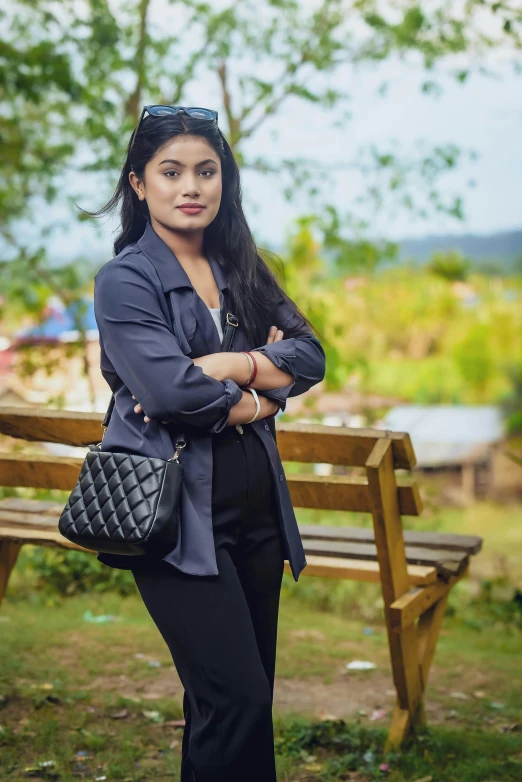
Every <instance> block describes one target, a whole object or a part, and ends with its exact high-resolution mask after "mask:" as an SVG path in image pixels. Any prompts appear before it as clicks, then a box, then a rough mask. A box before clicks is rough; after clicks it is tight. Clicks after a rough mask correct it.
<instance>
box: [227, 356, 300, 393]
mask: <svg viewBox="0 0 522 782" xmlns="http://www.w3.org/2000/svg"><path fill="white" fill-rule="evenodd" d="M254 355H255V360H256V364H257V373H256V377H255V380H254V382H253V383H252V384H251V388H255V389H256V390H257V391H268V390H271V389H274V388H281V386H287V385H288V384H289V383H291V382H292V381H293V377H292V375H290V374H289V373H288V372H284V371H283V370H282V369H278V367H276V366H275V365H274V363H273V361H270V359H269V358H267V356H264V355H263V354H262V353H259V352H256V353H255V354H254ZM225 368H226V371H227V375H226V377H229V378H230V379H231V380H235V382H236V383H237V384H238V385H240V386H241V385H244V384H245V383H246V382H247V381H248V378H249V377H250V362H249V360H248V357H247V356H245V355H244V354H243V353H228V354H227V355H226V365H225Z"/></svg>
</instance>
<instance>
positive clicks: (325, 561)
mask: <svg viewBox="0 0 522 782" xmlns="http://www.w3.org/2000/svg"><path fill="white" fill-rule="evenodd" d="M306 562H307V564H306V567H305V568H304V570H303V571H302V573H301V575H303V576H324V577H326V578H338V579H350V580H352V581H368V582H372V583H379V581H380V573H379V563H378V562H365V561H364V560H356V559H340V558H336V557H319V556H314V555H313V554H307V555H306ZM284 568H285V573H291V572H292V571H291V569H290V563H289V562H288V561H287V560H285V566H284ZM408 579H409V583H410V584H412V585H418V586H419V585H428V584H432V583H434V582H435V581H436V580H437V571H436V570H435V568H433V567H425V566H423V565H408Z"/></svg>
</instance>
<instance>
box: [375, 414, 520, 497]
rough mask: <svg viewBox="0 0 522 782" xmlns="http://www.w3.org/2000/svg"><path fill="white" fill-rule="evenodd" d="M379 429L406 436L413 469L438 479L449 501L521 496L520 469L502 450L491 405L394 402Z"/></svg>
mask: <svg viewBox="0 0 522 782" xmlns="http://www.w3.org/2000/svg"><path fill="white" fill-rule="evenodd" d="M378 428H382V429H390V430H392V431H396V432H407V433H408V434H409V435H410V437H411V441H412V445H413V448H414V450H415V454H416V457H417V467H416V468H415V469H416V471H420V472H422V473H424V474H425V475H426V476H431V477H432V478H434V479H437V478H440V479H442V484H441V485H443V486H444V487H445V492H446V494H447V497H448V499H451V498H453V499H455V500H456V501H458V500H461V501H464V502H466V501H470V500H474V499H485V498H489V499H507V498H508V497H510V496H517V495H520V494H522V470H521V469H520V467H519V466H518V465H516V464H514V463H513V462H512V461H511V460H510V459H509V458H508V457H507V456H506V454H505V452H506V450H510V448H509V446H508V442H507V437H506V434H505V427H504V420H503V415H502V411H501V410H500V408H498V407H496V406H494V405H429V406H424V405H399V406H397V407H393V408H392V409H391V410H389V411H388V413H387V414H386V415H385V416H384V418H383V419H382V421H380V422H379V424H378Z"/></svg>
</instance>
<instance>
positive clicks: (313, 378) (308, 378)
mask: <svg viewBox="0 0 522 782" xmlns="http://www.w3.org/2000/svg"><path fill="white" fill-rule="evenodd" d="M275 317H276V320H275V321H274V325H276V326H277V328H279V329H281V330H282V331H283V332H285V331H289V330H290V329H292V330H294V329H296V330H297V336H295V337H289V338H287V339H280V340H278V341H277V342H269V343H268V344H267V345H263V346H262V347H259V348H254V351H257V352H259V353H264V355H265V356H267V357H268V358H269V359H270V361H272V363H273V364H275V366H276V367H277V368H278V369H282V370H283V371H284V372H288V373H289V374H290V375H291V376H292V378H293V380H292V382H291V383H289V384H288V385H287V386H281V387H280V388H274V389H267V390H265V389H263V391H261V392H259V393H263V394H264V395H265V396H267V397H269V398H270V399H273V400H274V401H276V402H278V404H279V406H280V408H281V410H283V411H284V410H285V408H286V400H287V398H288V397H289V396H299V395H300V394H304V393H305V391H308V389H309V388H311V387H312V386H314V385H315V384H316V383H319V382H320V381H321V380H323V378H324V376H325V372H326V355H325V352H324V349H323V346H322V345H321V343H320V341H319V340H318V339H317V337H316V336H315V334H314V333H313V332H312V331H311V330H310V328H309V326H308V325H307V323H306V322H305V321H303V320H302V318H300V317H299V315H298V314H297V313H296V312H294V310H292V308H291V307H290V306H289V305H288V303H287V302H286V301H285V299H284V298H283V297H282V296H281V297H280V299H279V302H278V305H277V310H276V316H275ZM254 351H252V352H254Z"/></svg>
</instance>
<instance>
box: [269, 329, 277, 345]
mask: <svg viewBox="0 0 522 782" xmlns="http://www.w3.org/2000/svg"><path fill="white" fill-rule="evenodd" d="M276 330H277V329H276V326H270V328H269V330H268V339H267V342H273V341H274V336H275V333H276Z"/></svg>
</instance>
